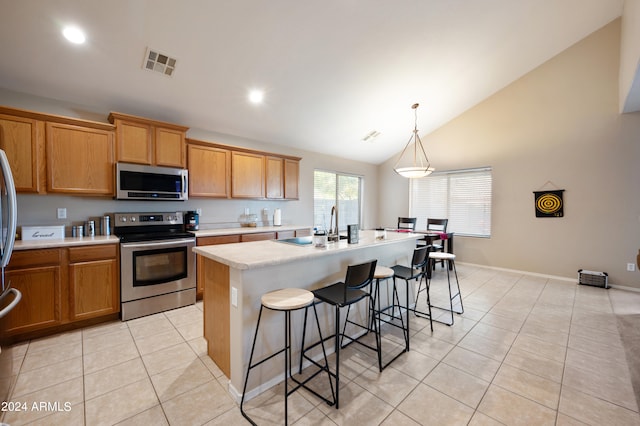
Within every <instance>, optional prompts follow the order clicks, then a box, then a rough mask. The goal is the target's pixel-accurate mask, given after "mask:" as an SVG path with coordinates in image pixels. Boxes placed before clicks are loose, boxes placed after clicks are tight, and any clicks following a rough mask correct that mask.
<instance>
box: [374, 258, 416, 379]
mask: <svg viewBox="0 0 640 426" xmlns="http://www.w3.org/2000/svg"><path fill="white" fill-rule="evenodd" d="M394 275H395V271H394V270H393V269H391V268H388V267H386V266H377V267H376V270H375V273H374V274H373V278H374V279H375V280H376V281H375V288H374V290H373V306H374V310H373V313H372V318H371V320H372V321H377V323H378V325H377V327H376V328H377V330H378V334H377V335H376V338H377V339H378V342H379V343H378V347H379V348H380V351H378V367H379V368H380V371H382V370H384V369H385V368H387V367H388V366H389V364H391V363H392V362H393V361H395V360H396V359H397V358H398V357H399V356H400V355H402V354H403V353H405V352H408V351H409V324H408V323H409V316H408V315H407V321H406V325H405V321H404V318H403V317H402V306H401V305H400V297H399V296H398V288H397V287H396V282H395V280H393V281H392V293H391V304H389V305H387V306H384V307H381V306H380V303H381V300H382V299H381V298H380V280H383V282H387V280H389V279H390V278H393V277H394ZM407 294H408V293H407ZM406 303H407V304H406V308H407V309H408V307H409V298H408V297H407V299H406ZM396 308H398V319H399V320H400V325H398V324H397V323H396V322H394V320H395V319H396ZM389 310H390V311H391V313H387V311H389ZM383 316H384V317H385V318H384V319H383ZM383 322H384V323H385V324H388V325H391V326H393V327H397V328H399V329H401V330H402V334H403V337H404V343H405V346H404V349H403V350H402V351H400V352H399V353H397V354H396V355H395V356H394V357H393V358H392V359H390V360H389V361H387V362H386V363H385V364H384V365H383V364H382V328H381V326H382V323H383Z"/></svg>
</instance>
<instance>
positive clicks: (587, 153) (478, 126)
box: [379, 20, 640, 289]
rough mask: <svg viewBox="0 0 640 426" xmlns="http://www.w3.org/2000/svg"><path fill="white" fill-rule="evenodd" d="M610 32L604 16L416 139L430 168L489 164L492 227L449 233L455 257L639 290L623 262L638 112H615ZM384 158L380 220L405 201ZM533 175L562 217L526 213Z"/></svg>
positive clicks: (616, 34) (389, 219)
mask: <svg viewBox="0 0 640 426" xmlns="http://www.w3.org/2000/svg"><path fill="white" fill-rule="evenodd" d="M619 40H620V20H616V21H614V22H613V23H611V24H609V25H607V26H606V27H604V28H602V29H601V30H599V31H597V32H595V33H594V34H592V35H591V36H589V37H587V38H586V39H584V40H582V41H581V42H579V43H577V44H576V45H574V46H572V47H571V48H569V49H568V50H566V51H565V52H563V53H561V54H560V55H558V56H557V57H555V58H553V59H551V60H550V61H548V62H546V63H545V64H543V65H542V66H540V67H539V68H537V69H535V70H533V71H532V72H530V73H528V74H527V75H525V76H524V77H522V78H521V79H519V80H517V81H516V82H514V83H513V84H511V85H509V86H508V87H506V88H505V89H503V90H501V91H500V92H498V93H496V94H495V95H494V96H492V97H490V98H489V99H487V100H485V101H484V102H482V103H481V104H479V105H477V106H476V107H474V108H472V109H471V110H469V111H467V112H466V113H464V114H462V115H461V116H459V117H458V118H456V119H454V120H452V121H451V122H449V123H448V124H446V125H445V126H443V127H441V128H440V129H438V130H437V131H435V132H433V133H431V134H429V135H427V136H425V137H424V138H423V141H426V145H425V149H426V151H427V154H429V157H430V159H431V162H432V164H433V165H434V166H435V167H436V169H438V170H453V169H462V168H468V167H477V166H492V167H493V207H492V236H491V238H490V239H481V238H458V239H457V240H456V253H457V255H458V258H459V260H460V261H464V262H470V263H477V264H483V265H491V266H495V267H503V268H509V269H516V270H523V271H531V272H535V273H540V274H548V275H555V276H562V277H576V278H577V270H578V269H580V268H583V269H589V270H595V271H605V272H608V273H609V277H610V282H612V283H613V284H616V285H620V286H628V287H636V288H639V289H640V273H638V272H626V264H627V263H631V262H633V263H635V260H636V254H637V253H638V249H639V248H640V189H639V188H640V172H638V170H640V113H633V114H626V115H620V114H618V69H619V66H618V64H619V46H620V44H619ZM435 107H437V106H434V105H432V106H430V108H435ZM392 165H393V160H390V161H388V162H387V163H386V164H384V165H382V166H381V171H380V191H381V193H384V194H393V195H392V196H391V197H392V200H393V203H388V204H387V203H385V205H384V206H382V205H381V206H380V212H379V217H380V218H381V220H382V221H384V223H385V224H386V225H391V224H393V223H394V222H395V220H396V217H397V216H399V215H401V214H404V213H406V211H407V210H408V207H407V206H408V183H407V181H406V180H403V179H401V178H398V177H395V176H392V174H393V172H391V171H390V169H391V167H392ZM548 181H550V182H552V183H553V185H547V186H545V183H547V182H548ZM543 186H544V188H543V189H550V188H552V187H553V186H556V187H558V188H560V189H564V190H565V193H564V201H565V217H563V218H536V217H535V212H534V205H533V193H532V192H533V191H536V190H539V189H541V188H542V187H543Z"/></svg>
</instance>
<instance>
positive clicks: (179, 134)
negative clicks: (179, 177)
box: [154, 127, 187, 168]
mask: <svg viewBox="0 0 640 426" xmlns="http://www.w3.org/2000/svg"><path fill="white" fill-rule="evenodd" d="M185 134H186V130H184V131H182V130H176V129H166V128H163V127H156V128H155V151H154V152H155V163H154V164H156V165H158V166H168V167H181V168H184V167H186V166H187V163H186V161H185V159H186V154H185V152H186V140H185Z"/></svg>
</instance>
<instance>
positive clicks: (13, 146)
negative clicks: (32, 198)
mask: <svg viewBox="0 0 640 426" xmlns="http://www.w3.org/2000/svg"><path fill="white" fill-rule="evenodd" d="M44 132H45V131H44V122H43V121H40V120H36V119H32V118H27V117H18V116H13V115H7V114H0V149H2V150H4V151H5V153H6V154H7V159H8V160H9V165H10V166H11V172H12V173H13V180H14V182H15V185H16V192H27V193H44V192H45V187H46V183H45V181H44V180H45V170H44V162H45V160H44Z"/></svg>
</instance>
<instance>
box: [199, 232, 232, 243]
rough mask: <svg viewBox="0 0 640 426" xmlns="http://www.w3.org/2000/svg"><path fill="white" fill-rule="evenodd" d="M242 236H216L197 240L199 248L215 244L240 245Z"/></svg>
mask: <svg viewBox="0 0 640 426" xmlns="http://www.w3.org/2000/svg"><path fill="white" fill-rule="evenodd" d="M239 242H240V235H238V234H235V235H215V236H212V237H200V238H198V239H196V245H198V246H212V245H214V244H230V243H239Z"/></svg>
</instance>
